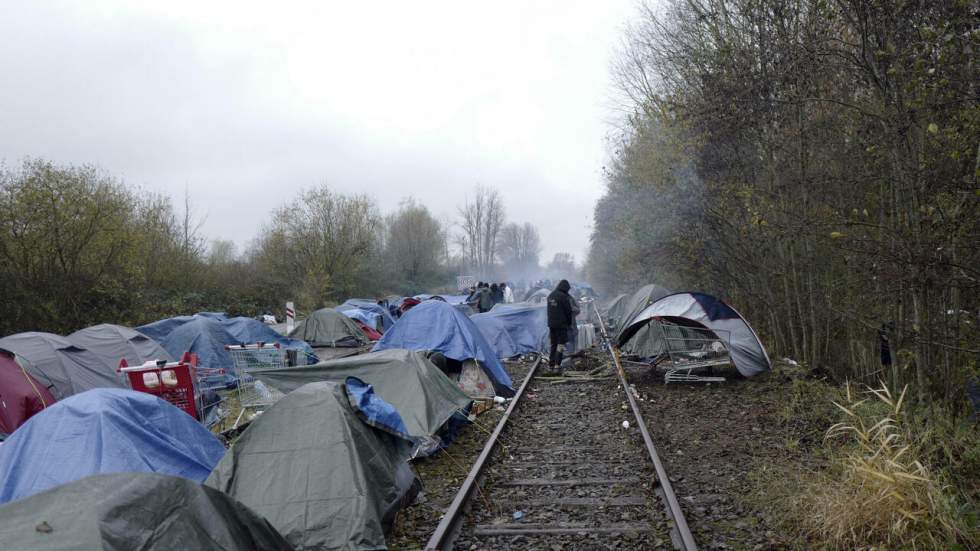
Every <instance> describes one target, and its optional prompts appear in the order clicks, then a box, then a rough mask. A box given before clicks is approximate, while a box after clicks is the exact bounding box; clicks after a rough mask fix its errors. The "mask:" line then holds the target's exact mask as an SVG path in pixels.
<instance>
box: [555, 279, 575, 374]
mask: <svg viewBox="0 0 980 551" xmlns="http://www.w3.org/2000/svg"><path fill="white" fill-rule="evenodd" d="M571 288H572V286H571V285H569V283H568V281H566V280H564V279H563V280H561V281H559V282H558V286H557V287H555V290H554V291H552V292H551V294H550V295H548V334H549V337H550V338H551V353H550V354H549V356H548V367H550V368H551V369H559V370H560V369H561V359H562V355H564V353H565V343H567V342H568V330H569V328H570V327H572V324H573V323H575V314H574V311H573V309H572V297H571V295H569V294H568V290H569V289H571Z"/></svg>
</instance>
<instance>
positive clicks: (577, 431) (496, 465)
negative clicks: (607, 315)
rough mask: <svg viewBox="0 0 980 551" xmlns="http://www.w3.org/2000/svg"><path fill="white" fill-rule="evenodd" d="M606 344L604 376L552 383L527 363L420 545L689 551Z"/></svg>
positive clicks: (678, 516) (686, 531) (660, 467)
mask: <svg viewBox="0 0 980 551" xmlns="http://www.w3.org/2000/svg"><path fill="white" fill-rule="evenodd" d="M604 347H605V348H606V350H607V351H608V352H609V353H610V354H611V357H612V358H613V360H614V363H615V364H616V366H617V370H616V371H617V372H616V374H615V376H612V377H610V376H605V377H601V378H596V377H587V376H585V375H586V374H585V373H574V372H573V373H571V374H570V378H569V379H568V380H564V381H562V382H561V383H560V384H556V383H554V382H553V381H551V380H548V379H546V378H544V377H542V376H541V375H542V373H540V372H541V371H543V368H542V367H541V364H542V361H541V359H539V360H538V361H537V362H536V363H535V364H534V366H533V367H532V369H531V371H530V372H529V373H528V375H527V377H526V378H525V380H524V382H523V383H522V385H521V387H520V388H519V390H518V393H517V395H516V396H515V398H514V399H513V400H512V401H511V403H510V404H509V406H508V409H507V411H506V412H505V414H504V416H503V417H502V418H501V419H500V422H499V423H498V425H497V427H496V428H495V430H494V432H493V433H492V435H491V437H490V439H489V440H488V441H487V444H486V446H485V447H484V449H483V452H482V453H481V454H480V456H479V457H478V458H477V460H476V462H475V463H474V465H473V467H472V469H471V470H470V472H469V475H468V476H467V478H466V480H465V481H464V482H463V485H462V487H461V488H460V491H459V493H458V494H457V495H456V497H455V499H454V500H453V502H452V504H451V505H450V507H449V509H448V510H447V511H446V514H445V516H444V517H443V518H442V520H441V522H440V524H439V526H438V527H437V528H436V531H435V532H434V533H433V535H432V537H431V538H430V540H429V542H428V543H427V544H426V547H425V549H427V550H449V549H513V550H517V549H548V550H558V549H669V548H675V549H682V550H685V551H693V550H694V549H696V548H697V547H696V544H695V542H694V540H693V537H692V536H691V532H690V530H689V529H688V526H687V522H686V520H685V519H684V515H683V512H682V511H681V509H680V506H679V505H678V503H677V499H676V497H675V496H674V493H673V490H672V488H671V486H670V481H669V479H668V478H667V475H666V472H665V470H664V468H663V465H662V464H661V463H660V459H659V457H658V456H657V452H656V448H655V447H654V445H653V441H652V439H651V437H650V435H649V433H648V432H647V430H646V426H645V424H644V422H643V419H642V415H641V413H640V410H639V408H638V406H637V404H636V401H635V399H634V397H633V396H632V395H631V394H630V390H629V389H630V387H629V385H628V383H627V381H626V378H625V377H626V376H625V372H624V371H623V370H622V368H621V366H620V364H619V359H618V356H616V355H615V352H616V351H615V350H613V349H612V347H610V346H608V339H604ZM576 379H577V380H576ZM624 422H626V423H628V428H627V427H624Z"/></svg>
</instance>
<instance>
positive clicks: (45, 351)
mask: <svg viewBox="0 0 980 551" xmlns="http://www.w3.org/2000/svg"><path fill="white" fill-rule="evenodd" d="M0 349H3V350H9V351H11V352H13V353H14V354H16V355H17V361H18V362H19V363H20V365H21V366H23V367H24V368H25V369H26V370H27V372H28V373H29V374H30V375H31V377H34V379H35V380H37V381H38V382H39V383H41V384H42V385H44V387H45V388H46V389H48V390H49V391H50V392H51V394H52V395H53V396H54V397H55V398H56V399H58V400H62V399H64V398H67V397H68V396H71V395H73V394H78V393H79V392H85V391H86V390H89V389H93V388H128V387H129V383H128V382H127V381H126V379H125V377H124V376H123V375H122V374H120V373H117V372H116V367H117V366H116V365H110V364H106V363H104V362H103V361H102V360H101V359H100V358H99V357H98V356H96V355H95V354H93V353H91V352H89V351H88V350H86V349H84V348H82V347H80V346H78V345H75V344H72V343H71V342H70V341H69V340H68V339H66V338H64V337H62V336H59V335H55V334H53V333H39V332H29V333H17V334H16V335H9V336H7V337H4V338H2V339H0Z"/></svg>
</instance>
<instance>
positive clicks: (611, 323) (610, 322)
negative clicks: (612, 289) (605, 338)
mask: <svg viewBox="0 0 980 551" xmlns="http://www.w3.org/2000/svg"><path fill="white" fill-rule="evenodd" d="M629 298H630V296H629V295H616V296H615V297H613V298H612V299H610V300H608V301H606V302H604V303H602V304H600V305H599V314H601V315H602V321H603V322H605V324H606V329H607V330H609V331H613V330H614V329H615V328H616V327H617V326H618V325H619V323H620V322H622V321H623V316H624V315H626V306H627V303H628V302H629Z"/></svg>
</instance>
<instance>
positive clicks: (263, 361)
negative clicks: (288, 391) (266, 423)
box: [225, 342, 286, 427]
mask: <svg viewBox="0 0 980 551" xmlns="http://www.w3.org/2000/svg"><path fill="white" fill-rule="evenodd" d="M225 350H227V351H228V353H229V354H230V355H231V359H232V361H234V362H235V371H236V372H237V373H238V401H239V405H240V406H241V408H242V409H241V412H240V413H239V415H238V419H237V420H236V421H235V427H237V426H238V423H239V422H240V421H241V418H242V416H243V415H244V414H245V410H247V409H248V408H253V409H259V410H261V409H265V408H266V407H268V406H271V405H272V404H274V403H276V402H277V401H279V399H280V398H282V397H283V396H284V394H283V393H282V392H279V391H278V390H276V389H274V388H271V387H269V386H267V385H265V384H263V383H262V382H261V381H259V380H257V379H256V378H255V377H253V376H252V375H251V373H249V372H250V371H252V370H254V369H272V368H282V367H286V353H285V350H283V349H282V348H281V347H280V346H279V343H271V344H270V343H264V342H257V343H254V344H239V345H226V346H225Z"/></svg>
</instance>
